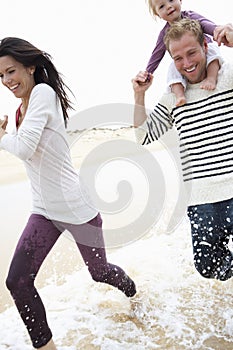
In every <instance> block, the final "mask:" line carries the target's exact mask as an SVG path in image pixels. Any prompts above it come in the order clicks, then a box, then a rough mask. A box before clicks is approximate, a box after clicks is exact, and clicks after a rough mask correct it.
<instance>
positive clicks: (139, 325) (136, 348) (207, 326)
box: [0, 220, 233, 350]
mask: <svg viewBox="0 0 233 350" xmlns="http://www.w3.org/2000/svg"><path fill="white" fill-rule="evenodd" d="M158 231H159V229H158ZM190 241H191V240H190V237H189V226H188V223H187V221H186V220H184V221H183V222H182V223H181V224H180V226H179V227H178V228H177V230H176V231H175V232H174V233H173V234H171V235H165V234H163V233H162V232H156V227H155V228H154V229H153V232H151V235H149V236H147V237H145V238H144V239H141V240H140V241H137V242H135V243H133V244H131V245H128V246H127V247H124V248H120V249H118V250H117V251H115V252H111V253H109V254H108V256H109V261H111V262H113V263H116V264H119V265H121V266H122V267H123V268H125V269H126V271H127V272H128V273H129V274H130V275H131V276H132V277H133V278H134V280H135V281H136V283H137V288H138V298H139V297H140V296H141V297H140V298H139V299H140V303H141V308H142V310H143V312H142V314H141V315H140V316H135V315H133V314H132V309H131V305H130V301H129V299H128V298H126V297H125V296H124V294H123V293H121V292H120V291H118V290H116V289H114V288H112V287H110V286H108V285H104V284H100V283H95V282H93V281H92V280H91V278H90V276H89V274H88V272H87V270H86V269H85V268H82V269H81V270H80V271H78V272H75V273H74V274H72V275H67V276H66V281H65V283H64V284H62V285H60V286H56V285H54V284H53V283H49V282H48V285H47V286H46V287H45V288H43V289H41V291H40V294H41V296H42V298H43V300H44V302H45V305H46V308H47V312H48V319H49V324H50V326H51V328H52V330H53V334H54V340H55V341H56V343H57V346H58V349H59V350H66V349H69V350H75V349H79V350H81V349H86V350H92V349H101V350H110V349H111V350H123V349H124V350H127V349H130V350H132V349H133V350H141V349H148V350H152V349H160V350H162V349H163V350H164V349H175V350H182V349H184V350H188V349H190V350H195V349H196V350H197V349H198V350H200V349H201V350H204V349H206V350H207V349H208V350H216V349H222V350H227V349H229V350H230V349H232V344H233V343H232V339H233V338H232V337H233V312H232V297H233V292H232V286H233V283H232V281H227V282H224V283H223V282H219V281H215V280H206V279H204V278H202V277H201V276H200V275H199V274H198V273H197V272H196V271H195V269H194V267H193V261H192V249H191V245H190V243H191V242H190ZM0 333H1V336H0V348H1V350H4V349H8V350H22V349H24V350H27V349H31V345H30V342H29V339H28V335H27V333H26V330H25V329H24V326H23V324H22V321H21V320H20V318H19V316H18V313H17V311H16V309H15V308H14V307H13V308H10V309H8V310H6V311H5V312H3V313H2V314H0Z"/></svg>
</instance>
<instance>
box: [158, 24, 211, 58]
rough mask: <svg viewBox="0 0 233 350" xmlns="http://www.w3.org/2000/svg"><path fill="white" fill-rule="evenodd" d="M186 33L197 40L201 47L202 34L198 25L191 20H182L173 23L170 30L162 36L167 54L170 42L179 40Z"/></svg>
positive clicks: (202, 41)
mask: <svg viewBox="0 0 233 350" xmlns="http://www.w3.org/2000/svg"><path fill="white" fill-rule="evenodd" d="M187 32H190V33H191V34H193V36H194V37H195V38H196V39H197V41H198V42H199V44H200V45H201V46H202V45H203V43H204V34H203V30H202V28H201V25H200V23H199V22H198V21H196V20H193V19H189V18H183V19H181V20H179V21H176V22H173V23H172V24H171V26H170V28H168V30H167V32H166V34H165V36H164V43H165V46H166V49H167V50H168V52H170V51H169V45H170V41H172V40H175V41H176V40H179V39H181V37H182V36H183V35H184V34H185V33H187Z"/></svg>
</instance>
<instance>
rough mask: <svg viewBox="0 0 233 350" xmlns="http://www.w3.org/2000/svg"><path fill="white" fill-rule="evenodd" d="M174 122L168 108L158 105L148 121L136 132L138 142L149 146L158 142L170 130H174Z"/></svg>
mask: <svg viewBox="0 0 233 350" xmlns="http://www.w3.org/2000/svg"><path fill="white" fill-rule="evenodd" d="M173 123H174V120H173V118H172V116H171V114H170V112H169V110H168V108H167V107H166V106H165V105H163V104H161V103H158V104H157V105H156V106H155V108H154V110H153V111H152V112H151V113H150V115H149V116H148V117H147V120H146V121H145V122H144V123H143V125H141V126H140V127H139V128H138V130H137V131H136V137H137V142H139V143H141V144H143V145H147V144H149V143H151V142H153V141H156V140H158V139H159V138H160V137H161V136H162V135H164V134H165V133H166V132H167V131H168V130H170V129H172V127H173Z"/></svg>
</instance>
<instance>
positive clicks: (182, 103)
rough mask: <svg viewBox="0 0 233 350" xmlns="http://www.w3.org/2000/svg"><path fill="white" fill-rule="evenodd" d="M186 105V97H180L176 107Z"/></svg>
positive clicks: (177, 99)
mask: <svg viewBox="0 0 233 350" xmlns="http://www.w3.org/2000/svg"><path fill="white" fill-rule="evenodd" d="M185 103H186V98H185V96H180V97H177V98H176V107H179V106H183V105H184V104H185Z"/></svg>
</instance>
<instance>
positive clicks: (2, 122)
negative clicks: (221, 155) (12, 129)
mask: <svg viewBox="0 0 233 350" xmlns="http://www.w3.org/2000/svg"><path fill="white" fill-rule="evenodd" d="M7 124H8V116H7V115H4V119H0V128H2V129H4V130H6V127H7Z"/></svg>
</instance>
